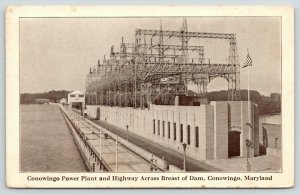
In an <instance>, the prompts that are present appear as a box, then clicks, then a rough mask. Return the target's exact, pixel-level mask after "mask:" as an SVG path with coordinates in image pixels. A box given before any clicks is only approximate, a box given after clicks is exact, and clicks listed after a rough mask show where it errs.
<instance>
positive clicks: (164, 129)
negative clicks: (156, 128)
mask: <svg viewBox="0 0 300 195" xmlns="http://www.w3.org/2000/svg"><path fill="white" fill-rule="evenodd" d="M162 125H163V137H165V121H163V123H162Z"/></svg>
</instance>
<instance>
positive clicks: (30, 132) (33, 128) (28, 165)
mask: <svg viewBox="0 0 300 195" xmlns="http://www.w3.org/2000/svg"><path fill="white" fill-rule="evenodd" d="M20 109H21V112H20V120H21V122H20V126H21V132H20V140H21V142H20V144H21V145H20V152H21V154H20V160H21V166H20V171H22V172H27V171H30V172H87V168H86V166H85V164H84V161H83V159H82V157H81V155H80V152H79V150H78V148H77V146H76V144H75V142H74V139H73V137H72V135H71V133H70V131H69V129H68V127H67V125H66V122H65V121H64V119H63V116H62V114H61V112H60V110H59V107H58V105H50V104H34V105H21V107H20Z"/></svg>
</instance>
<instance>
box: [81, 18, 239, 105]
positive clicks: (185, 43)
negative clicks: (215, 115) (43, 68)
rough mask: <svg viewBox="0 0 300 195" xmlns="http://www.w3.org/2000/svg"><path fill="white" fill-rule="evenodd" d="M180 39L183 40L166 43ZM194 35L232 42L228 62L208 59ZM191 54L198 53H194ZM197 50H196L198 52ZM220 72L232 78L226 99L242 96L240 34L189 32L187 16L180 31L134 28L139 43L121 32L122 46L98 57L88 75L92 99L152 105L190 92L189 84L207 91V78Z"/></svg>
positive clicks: (104, 103)
mask: <svg viewBox="0 0 300 195" xmlns="http://www.w3.org/2000/svg"><path fill="white" fill-rule="evenodd" d="M170 39H177V41H178V40H179V41H180V42H181V44H164V42H165V40H168V41H169V40H170ZM190 39H223V40H227V42H228V43H229V56H228V62H227V63H210V59H206V58H205V56H204V46H190V45H189V41H190ZM190 54H193V56H198V57H196V58H195V57H194V58H192V57H190V56H191V55H190ZM195 54H196V55H195ZM217 77H223V78H225V79H226V80H227V81H228V100H239V98H240V94H239V89H240V65H239V59H238V54H237V44H236V35H235V34H228V33H206V32H188V28H187V20H186V19H184V20H183V25H182V28H181V30H180V31H166V30H162V23H161V24H160V30H148V29H136V30H135V43H125V42H124V38H122V41H121V44H120V50H119V52H117V51H115V50H114V46H112V47H111V51H110V57H109V59H106V58H105V56H104V58H103V61H102V63H100V60H98V64H97V67H94V68H93V69H92V68H91V69H90V72H89V74H88V75H87V80H86V93H87V102H88V104H100V105H110V106H124V107H128V106H130V107H142V108H144V107H148V106H149V104H151V103H155V104H174V99H175V96H176V95H180V94H187V85H188V83H189V82H191V81H192V82H193V83H195V84H197V86H198V93H199V95H200V96H205V93H206V92H207V85H208V83H209V82H210V81H211V80H213V79H214V78H217Z"/></svg>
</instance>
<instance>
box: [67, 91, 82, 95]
mask: <svg viewBox="0 0 300 195" xmlns="http://www.w3.org/2000/svg"><path fill="white" fill-rule="evenodd" d="M70 94H72V95H78V94H79V95H84V93H83V92H81V91H73V92H71V93H69V95H70Z"/></svg>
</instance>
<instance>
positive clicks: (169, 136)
mask: <svg viewBox="0 0 300 195" xmlns="http://www.w3.org/2000/svg"><path fill="white" fill-rule="evenodd" d="M170 134H171V133H170V122H168V138H169V139H170V137H171V135H170Z"/></svg>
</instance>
